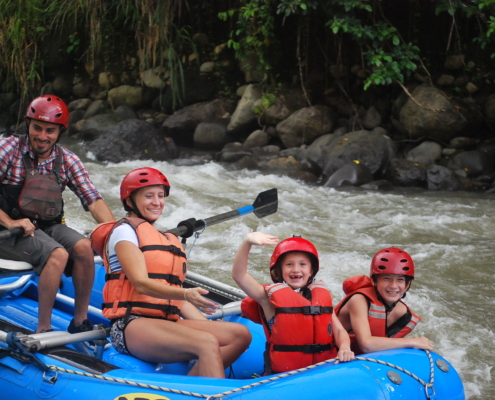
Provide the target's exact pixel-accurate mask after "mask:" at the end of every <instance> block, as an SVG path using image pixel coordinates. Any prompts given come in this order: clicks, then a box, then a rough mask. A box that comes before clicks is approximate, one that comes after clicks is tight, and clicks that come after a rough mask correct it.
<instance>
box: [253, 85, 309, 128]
mask: <svg viewBox="0 0 495 400" xmlns="http://www.w3.org/2000/svg"><path fill="white" fill-rule="evenodd" d="M306 105H307V100H306V98H305V96H304V93H303V92H302V91H301V90H300V89H297V90H295V89H281V90H280V91H278V92H277V94H276V99H275V103H274V104H272V105H271V106H270V107H268V109H267V110H266V112H265V113H264V114H263V116H262V118H261V120H262V123H263V124H264V125H270V126H275V125H277V124H278V123H279V122H282V121H283V120H285V119H287V118H288V117H289V116H290V115H291V114H293V113H294V112H296V111H297V110H300V109H301V108H303V107H305V106H306Z"/></svg>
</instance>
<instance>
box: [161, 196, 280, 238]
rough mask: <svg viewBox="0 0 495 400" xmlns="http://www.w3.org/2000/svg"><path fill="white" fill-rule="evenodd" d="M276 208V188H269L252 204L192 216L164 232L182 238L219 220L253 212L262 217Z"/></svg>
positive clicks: (226, 219) (275, 210)
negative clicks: (217, 213)
mask: <svg viewBox="0 0 495 400" xmlns="http://www.w3.org/2000/svg"><path fill="white" fill-rule="evenodd" d="M277 208H278V195H277V189H276V188H273V189H269V190H267V191H265V192H261V193H260V194H258V197H256V200H255V201H254V203H253V205H251V206H246V207H241V208H238V209H237V210H232V211H228V212H226V213H223V214H219V215H216V216H214V217H210V218H206V219H204V220H198V221H197V220H196V219H194V218H191V219H188V220H185V221H182V222H179V224H178V225H177V228H173V229H169V230H167V231H166V232H170V233H173V234H174V235H176V236H182V237H184V238H186V237H190V236H192V234H193V233H194V232H196V231H199V230H201V229H204V228H205V223H206V226H211V225H215V224H218V223H220V222H224V221H228V220H229V219H233V218H237V217H240V216H242V215H246V214H249V213H251V212H252V213H254V215H256V216H257V217H258V218H263V217H266V216H268V215H271V214H274V213H276V212H277Z"/></svg>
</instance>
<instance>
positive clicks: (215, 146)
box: [194, 119, 228, 150]
mask: <svg viewBox="0 0 495 400" xmlns="http://www.w3.org/2000/svg"><path fill="white" fill-rule="evenodd" d="M227 124H228V120H226V119H224V120H218V121H214V122H200V123H199V124H198V126H197V127H196V130H195V132H194V147H196V148H198V149H202V150H222V148H223V146H225V145H226V144H227V143H228V136H227Z"/></svg>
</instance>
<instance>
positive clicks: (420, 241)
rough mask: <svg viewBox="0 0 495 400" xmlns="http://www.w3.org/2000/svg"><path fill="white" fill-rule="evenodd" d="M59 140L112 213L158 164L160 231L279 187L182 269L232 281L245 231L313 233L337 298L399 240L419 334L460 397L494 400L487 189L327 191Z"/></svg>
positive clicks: (263, 253) (217, 228) (259, 273)
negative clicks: (132, 175)
mask: <svg viewBox="0 0 495 400" xmlns="http://www.w3.org/2000/svg"><path fill="white" fill-rule="evenodd" d="M66 145H67V147H69V148H71V149H72V150H74V151H75V152H76V153H77V154H79V155H80V156H81V158H82V159H83V160H84V162H85V165H86V167H87V168H88V170H89V172H90V175H91V177H92V180H93V182H94V183H95V185H96V186H97V187H98V189H99V190H100V191H101V192H102V194H103V196H104V198H105V200H106V201H107V203H108V204H109V206H110V207H111V208H112V210H113V212H114V214H115V216H116V217H117V218H120V217H123V216H124V213H123V210H122V207H121V205H120V201H119V184H120V181H121V179H122V178H123V176H124V175H125V174H126V173H127V172H129V171H130V170H132V169H134V168H139V167H145V166H152V167H154V168H157V169H159V170H161V171H162V172H164V173H165V175H167V177H168V179H169V181H170V183H171V193H170V197H168V198H167V204H166V206H165V212H164V214H163V217H162V218H161V219H160V220H159V221H158V223H157V224H158V225H159V227H162V228H173V227H175V226H176V225H177V223H178V222H180V221H182V220H184V219H188V218H191V217H194V218H196V219H200V218H208V217H211V216H214V215H217V214H220V213H223V212H227V211H230V210H232V209H237V208H240V207H243V206H247V205H251V204H252V203H253V202H254V199H255V198H256V196H257V194H258V193H259V192H262V191H264V190H268V189H271V188H277V189H278V195H279V206H278V212H277V213H276V214H273V215H271V216H268V217H266V218H264V219H258V218H257V217H256V216H254V215H253V214H250V215H246V216H243V217H241V218H237V219H234V220H231V221H227V222H223V223H221V224H218V225H214V226H211V227H209V228H208V229H206V230H205V231H204V232H203V233H202V235H201V236H200V237H199V238H198V239H197V241H196V242H195V245H194V247H193V250H192V252H191V254H190V257H189V260H190V269H191V270H192V271H195V272H198V273H201V274H205V275H207V276H209V277H212V278H214V279H217V280H219V281H222V282H225V283H228V284H231V285H234V282H233V281H232V279H231V277H230V268H231V266H232V261H233V258H234V254H235V251H236V248H237V246H238V245H239V243H240V241H241V240H242V238H243V237H244V235H245V234H246V233H248V232H250V231H254V230H260V231H263V232H266V233H270V234H275V235H278V236H279V237H280V238H281V239H285V238H287V237H289V236H292V235H293V234H298V235H302V237H304V238H306V239H308V240H310V241H312V242H313V243H314V244H315V246H316V247H317V249H318V251H319V254H320V259H321V269H320V272H319V274H318V276H319V277H320V278H321V279H323V280H324V282H325V283H326V284H327V286H328V287H329V289H330V290H331V292H332V294H333V296H334V299H335V301H338V300H340V299H341V298H342V297H343V292H342V289H341V285H342V282H343V280H344V279H345V278H347V277H349V276H353V275H361V274H367V273H368V271H369V265H370V261H371V258H372V256H373V255H374V254H375V253H376V252H377V251H378V250H380V249H382V248H384V247H388V246H397V247H400V248H403V249H404V250H406V251H408V252H409V254H411V256H412V257H413V260H414V262H415V265H416V279H415V280H414V282H413V285H412V289H411V290H410V292H409V293H408V294H407V298H406V302H407V303H408V304H409V305H410V306H411V307H412V308H413V309H414V311H415V312H416V313H418V314H419V315H420V316H421V317H422V318H423V321H422V322H421V323H420V324H419V325H418V327H417V328H416V333H417V335H421V336H426V337H428V338H429V339H430V340H432V341H433V342H434V344H435V351H436V352H438V353H439V354H441V355H443V356H444V357H445V358H446V359H447V360H449V361H450V362H451V363H452V364H453V365H454V367H455V368H456V369H457V371H458V372H459V373H460V375H461V377H462V379H463V382H464V387H465V392H466V398H467V399H469V400H481V399H483V400H492V399H494V398H495V384H494V382H493V381H492V375H493V371H492V367H493V365H494V361H493V356H494V355H495V322H494V319H495V311H494V310H495V288H494V285H493V283H494V278H495V276H494V275H495V257H494V255H495V251H494V249H495V223H494V221H495V195H483V194H473V193H458V192H454V193H438V192H426V191H425V192H423V191H421V192H418V191H412V192H392V193H380V192H374V191H361V190H357V189H348V190H335V189H331V188H324V187H310V186H307V185H305V184H302V183H300V182H298V181H295V180H293V179H290V178H288V177H284V176H277V175H273V174H262V173H260V172H255V171H246V170H242V171H232V170H230V169H229V168H228V166H224V165H220V164H218V163H214V162H209V163H207V164H203V165H191V164H192V163H190V162H187V161H186V160H177V161H174V162H171V163H167V162H158V163H155V162H152V161H149V162H148V161H133V162H123V163H119V164H110V165H103V164H101V163H98V162H95V161H93V160H91V155H87V154H85V152H84V151H83V150H82V147H81V145H80V144H79V143H75V142H67V143H66ZM88 156H89V158H88ZM64 197H65V201H66V215H67V222H68V224H69V225H70V226H72V227H74V228H75V229H77V230H79V231H81V232H83V231H87V230H90V229H92V227H93V226H94V221H93V220H92V218H91V215H90V214H89V213H84V212H83V211H82V208H81V206H80V204H79V201H78V200H77V198H76V197H75V196H74V195H73V194H72V192H70V191H69V190H67V191H66V192H65V193H64ZM193 241H194V237H193V238H190V239H189V240H188V250H189V249H190V248H191V244H192V242H193ZM271 252H272V248H268V247H255V248H254V249H253V251H252V252H251V257H250V271H251V273H252V274H253V276H254V277H255V278H256V279H258V281H260V282H262V283H268V282H269V281H270V279H269V274H268V262H269V257H270V255H271Z"/></svg>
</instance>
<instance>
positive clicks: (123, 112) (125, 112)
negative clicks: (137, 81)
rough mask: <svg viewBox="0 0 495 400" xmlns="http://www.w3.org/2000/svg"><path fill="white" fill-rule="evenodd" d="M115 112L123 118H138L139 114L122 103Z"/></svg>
mask: <svg viewBox="0 0 495 400" xmlns="http://www.w3.org/2000/svg"><path fill="white" fill-rule="evenodd" d="M114 114H115V115H116V116H117V117H119V118H120V119H121V120H124V119H137V114H136V113H135V112H134V110H133V109H132V108H131V107H129V106H127V105H125V104H122V105H121V106H118V107H117V108H116V109H115V112H114Z"/></svg>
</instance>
